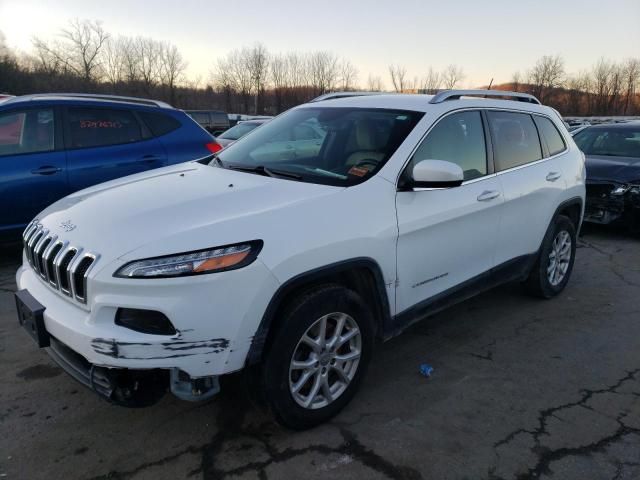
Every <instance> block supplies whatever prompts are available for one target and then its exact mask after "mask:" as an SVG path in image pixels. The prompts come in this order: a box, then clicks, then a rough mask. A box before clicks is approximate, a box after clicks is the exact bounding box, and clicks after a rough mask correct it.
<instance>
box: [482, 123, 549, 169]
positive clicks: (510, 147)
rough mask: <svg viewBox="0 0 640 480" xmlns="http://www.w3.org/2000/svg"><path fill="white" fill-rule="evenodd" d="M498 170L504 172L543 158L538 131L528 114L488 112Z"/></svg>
mask: <svg viewBox="0 0 640 480" xmlns="http://www.w3.org/2000/svg"><path fill="white" fill-rule="evenodd" d="M487 116H488V118H489V128H490V129H491V136H492V138H493V148H494V160H495V164H496V170H497V171H502V170H507V169H509V168H513V167H518V166H520V165H525V164H527V163H531V162H535V161H536V160H540V159H541V158H542V148H541V147H540V138H539V137H538V131H537V130H536V126H535V125H534V123H533V119H532V118H531V115H529V114H526V113H514V112H500V111H488V112H487Z"/></svg>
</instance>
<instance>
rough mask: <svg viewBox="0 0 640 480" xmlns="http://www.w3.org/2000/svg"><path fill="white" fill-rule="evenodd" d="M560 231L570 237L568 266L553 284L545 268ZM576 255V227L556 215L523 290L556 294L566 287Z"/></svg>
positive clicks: (540, 295) (532, 292)
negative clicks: (559, 279)
mask: <svg viewBox="0 0 640 480" xmlns="http://www.w3.org/2000/svg"><path fill="white" fill-rule="evenodd" d="M561 232H566V233H568V234H569V238H570V239H571V249H570V250H571V257H570V259H569V261H568V266H567V270H566V273H565V274H564V277H563V278H562V280H561V281H560V282H558V283H557V284H555V285H554V284H553V283H552V282H551V281H550V280H549V277H548V275H547V268H548V267H549V265H550V263H551V260H550V258H549V255H550V254H551V252H552V250H553V242H554V240H555V239H556V238H557V237H558V235H559V234H560V233H561ZM575 257H576V228H575V226H574V225H573V222H572V221H571V220H570V219H569V218H568V217H565V216H564V215H558V216H556V217H555V218H554V219H553V221H552V222H551V225H549V228H548V229H547V233H546V234H545V236H544V239H543V241H542V246H541V247H540V252H539V254H538V258H537V259H536V263H535V265H534V266H533V268H532V270H531V272H530V273H529V277H528V278H527V279H526V280H525V282H524V287H525V291H526V292H527V293H529V294H531V295H534V296H536V297H541V298H552V297H555V296H556V295H558V294H559V293H560V292H562V290H564V287H566V285H567V282H569V278H570V277H571V272H572V270H573V262H574V260H575Z"/></svg>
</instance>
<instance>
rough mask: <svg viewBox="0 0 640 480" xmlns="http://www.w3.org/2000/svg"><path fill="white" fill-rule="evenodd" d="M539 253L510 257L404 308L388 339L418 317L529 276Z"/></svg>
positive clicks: (389, 329) (395, 321)
mask: <svg viewBox="0 0 640 480" xmlns="http://www.w3.org/2000/svg"><path fill="white" fill-rule="evenodd" d="M537 256H538V252H535V253H531V254H529V255H523V256H521V257H517V258H515V259H513V260H509V261H507V262H505V263H503V264H501V265H498V266H497V267H494V268H492V269H490V270H488V271H486V272H484V273H481V274H480V275H477V276H475V277H473V278H471V279H469V280H467V281H465V282H463V283H461V284H459V285H456V286H454V287H451V288H449V289H447V290H445V291H444V292H441V293H439V294H437V295H434V296H433V297H430V298H428V299H426V300H423V301H422V302H420V303H417V304H416V305H414V306H412V307H409V308H407V309H406V310H403V311H402V312H400V313H399V314H397V315H395V316H394V317H393V319H392V322H391V323H390V324H389V325H387V328H385V339H388V338H391V337H395V336H396V335H399V334H400V333H402V332H403V331H404V330H405V329H406V328H407V327H409V326H411V325H413V324H414V323H416V322H417V321H419V320H422V319H423V318H425V317H428V316H430V315H433V314H435V313H438V312H439V311H441V310H444V309H445V308H448V307H451V306H453V305H455V304H457V303H460V302H462V301H464V300H467V299H469V298H471V297H474V296H476V295H477V294H479V293H482V292H485V291H487V290H490V289H492V288H494V287H497V286H498V285H502V284H503V283H507V282H510V281H513V280H518V279H520V280H522V279H524V278H526V276H527V275H528V273H529V271H530V270H531V268H532V267H533V265H534V263H535V261H536V258H537Z"/></svg>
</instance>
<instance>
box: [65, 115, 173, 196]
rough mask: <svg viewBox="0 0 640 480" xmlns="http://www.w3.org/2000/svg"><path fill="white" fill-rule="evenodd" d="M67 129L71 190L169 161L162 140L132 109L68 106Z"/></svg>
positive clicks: (151, 167) (162, 164)
mask: <svg viewBox="0 0 640 480" xmlns="http://www.w3.org/2000/svg"><path fill="white" fill-rule="evenodd" d="M65 133H66V135H65V143H66V145H67V149H68V150H67V164H68V171H69V187H70V189H71V191H77V190H80V189H82V188H85V187H89V186H91V185H95V184H97V183H102V182H106V181H108V180H112V179H114V178H119V177H124V176H125V175H131V174H134V173H138V172H143V171H145V170H150V169H153V168H158V167H162V166H164V165H166V164H167V155H166V153H165V150H164V148H163V146H162V144H161V143H160V142H159V141H158V140H157V139H156V138H153V136H152V134H151V132H149V131H148V129H147V128H146V127H144V126H143V124H142V123H141V122H140V121H139V119H138V117H137V115H136V114H135V113H134V112H133V110H129V109H126V108H122V109H119V108H104V107H99V108H98V107H69V108H68V109H67V110H66V116H65Z"/></svg>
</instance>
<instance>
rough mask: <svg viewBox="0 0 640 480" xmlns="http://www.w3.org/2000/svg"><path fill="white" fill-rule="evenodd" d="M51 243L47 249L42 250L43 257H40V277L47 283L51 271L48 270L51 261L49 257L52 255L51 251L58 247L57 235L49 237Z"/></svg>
mask: <svg viewBox="0 0 640 480" xmlns="http://www.w3.org/2000/svg"><path fill="white" fill-rule="evenodd" d="M48 238H49V243H47V246H46V248H45V249H43V250H42V256H41V257H40V270H41V272H40V276H41V277H42V278H44V279H45V280H46V281H47V282H48V281H49V280H50V279H49V269H48V268H47V263H48V261H49V255H51V251H52V250H53V248H54V247H55V245H56V240H57V239H58V236H57V235H49V237H48Z"/></svg>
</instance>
